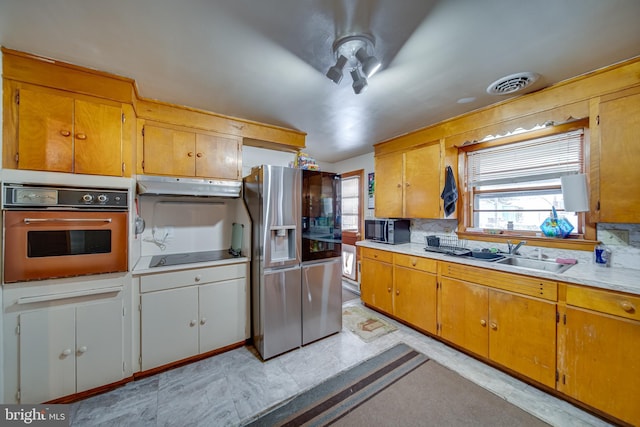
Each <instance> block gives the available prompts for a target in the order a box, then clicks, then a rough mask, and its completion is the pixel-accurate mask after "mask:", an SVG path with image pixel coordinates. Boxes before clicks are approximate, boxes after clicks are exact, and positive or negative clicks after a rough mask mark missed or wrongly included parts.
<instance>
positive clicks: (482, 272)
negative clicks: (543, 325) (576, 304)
mask: <svg viewBox="0 0 640 427" xmlns="http://www.w3.org/2000/svg"><path fill="white" fill-rule="evenodd" d="M439 270H440V274H441V275H442V276H446V277H451V278H453V279H459V280H464V281H466V282H471V283H477V284H480V285H485V286H489V287H492V288H496V289H502V290H505V291H510V292H516V293H519V294H523V295H529V296H533V297H538V298H543V299H546V300H549V301H557V300H558V283H557V282H554V281H552V280H546V279H540V278H536V277H530V276H522V275H520V274H513V273H503V272H498V271H493V270H490V269H486V268H479V267H469V266H466V265H461V264H453V263H444V262H441V263H440V268H439Z"/></svg>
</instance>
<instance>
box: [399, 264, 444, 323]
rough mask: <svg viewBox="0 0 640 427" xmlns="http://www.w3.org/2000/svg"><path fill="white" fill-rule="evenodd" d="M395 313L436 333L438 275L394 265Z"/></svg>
mask: <svg viewBox="0 0 640 427" xmlns="http://www.w3.org/2000/svg"><path fill="white" fill-rule="evenodd" d="M394 290H395V292H394V297H393V313H394V314H395V315H396V316H398V317H399V318H400V319H402V320H404V321H406V322H408V323H410V324H412V325H414V326H416V327H418V328H420V329H423V330H425V331H427V332H431V333H432V334H435V333H436V275H435V274H431V273H426V272H423V271H418V270H413V269H410V268H403V267H397V266H396V267H394Z"/></svg>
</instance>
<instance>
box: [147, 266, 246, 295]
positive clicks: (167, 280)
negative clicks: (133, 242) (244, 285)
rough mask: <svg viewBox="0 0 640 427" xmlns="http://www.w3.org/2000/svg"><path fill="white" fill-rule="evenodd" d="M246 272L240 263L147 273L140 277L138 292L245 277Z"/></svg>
mask: <svg viewBox="0 0 640 427" xmlns="http://www.w3.org/2000/svg"><path fill="white" fill-rule="evenodd" d="M246 272H247V266H246V264H245V263H240V264H230V265H222V266H219V267H206V268H194V269H191V270H182V271H172V272H168V273H156V274H147V275H144V276H141V277H140V292H141V293H144V292H153V291H161V290H164V289H171V288H180V287H183V286H192V285H201V284H203V283H212V282H221V281H224V280H231V279H237V278H241V277H245V276H246V274H247V273H246Z"/></svg>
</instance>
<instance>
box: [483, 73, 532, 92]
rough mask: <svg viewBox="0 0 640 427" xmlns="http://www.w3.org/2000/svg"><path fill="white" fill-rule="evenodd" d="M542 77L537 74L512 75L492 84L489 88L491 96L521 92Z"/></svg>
mask: <svg viewBox="0 0 640 427" xmlns="http://www.w3.org/2000/svg"><path fill="white" fill-rule="evenodd" d="M538 77H540V76H539V75H538V74H536V73H530V72H525V73H516V74H511V75H509V76H506V77H502V78H501V79H498V80H496V81H495V82H493V83H491V84H490V85H489V87H488V88H487V93H488V94H490V95H508V94H510V93H514V92H518V91H521V90H522V89H524V88H526V87H527V86H531V85H532V84H533V83H534V82H535V81H536V80H538Z"/></svg>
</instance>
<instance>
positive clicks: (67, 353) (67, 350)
mask: <svg viewBox="0 0 640 427" xmlns="http://www.w3.org/2000/svg"><path fill="white" fill-rule="evenodd" d="M70 354H71V349H70V348H65V349H64V350H63V351H62V355H63V356H68V355H70Z"/></svg>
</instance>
